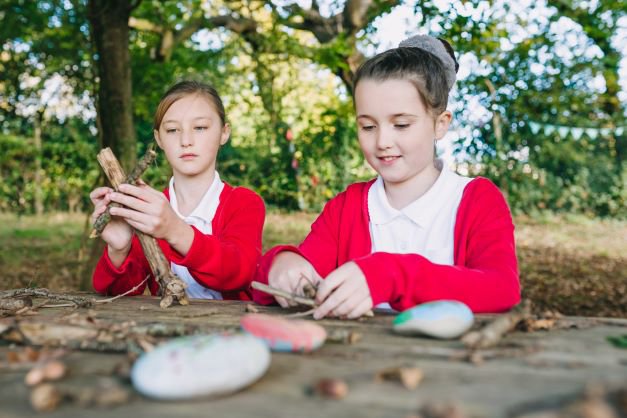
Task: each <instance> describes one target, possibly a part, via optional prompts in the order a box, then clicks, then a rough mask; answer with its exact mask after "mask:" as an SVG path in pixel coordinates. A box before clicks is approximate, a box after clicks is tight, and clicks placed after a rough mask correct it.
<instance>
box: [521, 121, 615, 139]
mask: <svg viewBox="0 0 627 418" xmlns="http://www.w3.org/2000/svg"><path fill="white" fill-rule="evenodd" d="M528 125H529V129H530V130H531V133H532V134H534V135H537V134H538V133H539V132H542V133H543V134H544V135H546V136H550V135H552V134H554V133H557V135H559V136H560V138H562V139H566V138H567V137H568V136H571V137H572V138H573V139H574V140H575V141H579V140H580V139H581V138H582V137H583V136H584V135H585V136H587V137H588V138H590V139H591V140H593V141H594V140H596V139H597V138H601V139H603V138H607V137H609V136H610V135H612V136H614V137H615V138H619V137H622V136H623V135H625V133H627V126H617V127H615V128H584V127H579V126H565V125H553V124H550V123H539V122H533V121H529V122H528Z"/></svg>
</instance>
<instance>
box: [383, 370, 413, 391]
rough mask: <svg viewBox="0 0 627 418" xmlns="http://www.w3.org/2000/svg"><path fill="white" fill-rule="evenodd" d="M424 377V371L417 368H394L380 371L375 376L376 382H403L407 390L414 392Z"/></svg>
mask: <svg viewBox="0 0 627 418" xmlns="http://www.w3.org/2000/svg"><path fill="white" fill-rule="evenodd" d="M423 377H424V374H423V373H422V370H420V369H419V368H417V367H394V368H390V369H385V370H381V371H379V372H378V373H377V374H376V376H375V380H376V381H382V380H389V381H395V382H401V383H402V384H403V386H405V388H407V389H409V390H413V389H416V388H417V387H418V384H420V382H421V381H422V378H423Z"/></svg>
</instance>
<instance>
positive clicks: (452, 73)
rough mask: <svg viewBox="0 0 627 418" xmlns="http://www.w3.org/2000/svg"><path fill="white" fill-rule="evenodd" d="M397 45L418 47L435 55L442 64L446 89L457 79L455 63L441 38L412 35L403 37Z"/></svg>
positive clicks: (451, 86) (400, 46)
mask: <svg viewBox="0 0 627 418" xmlns="http://www.w3.org/2000/svg"><path fill="white" fill-rule="evenodd" d="M398 46H399V48H419V49H422V50H423V51H427V52H429V53H431V54H433V55H435V56H436V57H437V58H438V59H439V60H440V61H441V62H442V64H443V65H444V73H445V74H444V75H445V77H446V84H447V86H448V89H449V90H451V88H453V85H454V84H455V80H456V79H457V75H456V73H457V63H456V62H455V58H453V57H452V56H451V54H450V53H449V52H448V51H447V50H446V47H445V46H444V43H443V42H442V41H441V40H439V39H438V38H434V37H433V36H428V35H414V36H412V37H410V38H407V39H405V40H404V41H403V42H401V43H400V44H399V45H398Z"/></svg>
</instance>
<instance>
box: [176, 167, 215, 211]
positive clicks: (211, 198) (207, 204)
mask: <svg viewBox="0 0 627 418" xmlns="http://www.w3.org/2000/svg"><path fill="white" fill-rule="evenodd" d="M222 189H224V182H222V180H220V175H219V174H218V172H217V171H216V172H215V176H214V177H213V182H212V183H211V186H209V189H207V191H206V192H205V194H204V195H203V197H202V199H201V200H200V202H199V203H198V206H196V207H195V208H194V210H193V211H192V213H190V214H189V215H188V216H183V215H182V214H181V213H180V212H179V206H178V201H177V199H176V193H175V191H174V177H172V178H170V186H169V194H170V205H171V206H172V209H174V212H175V213H176V214H177V215H178V216H179V217H180V218H181V219H185V220H190V221H191V220H193V219H200V220H202V221H204V222H208V223H211V221H213V217H214V215H215V213H216V210H217V209H218V205H219V204H220V194H221V193H222ZM188 223H189V222H188Z"/></svg>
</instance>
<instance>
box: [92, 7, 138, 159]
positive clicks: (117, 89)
mask: <svg viewBox="0 0 627 418" xmlns="http://www.w3.org/2000/svg"><path fill="white" fill-rule="evenodd" d="M136 5H137V2H134V3H132V2H130V1H128V0H89V3H88V18H89V22H90V24H91V26H92V33H93V37H94V41H95V44H96V51H97V55H98V58H97V62H98V77H99V87H98V110H99V118H100V121H101V126H102V142H103V143H102V146H103V147H110V148H111V149H112V150H113V151H114V153H115V154H116V155H117V156H118V157H119V159H120V162H121V164H122V167H123V168H124V169H125V170H130V169H131V168H132V167H133V166H134V165H135V158H136V153H135V150H136V146H137V139H136V136H135V129H134V127H133V108H132V103H131V98H132V96H131V92H132V86H131V63H130V52H129V26H128V19H129V17H130V14H131V10H132V9H133V7H135V6H136Z"/></svg>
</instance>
